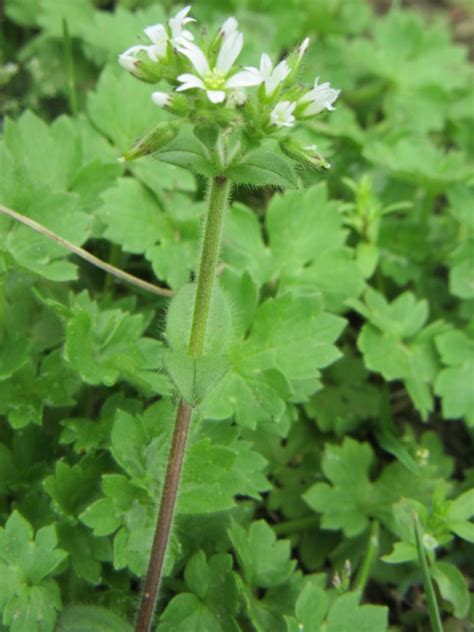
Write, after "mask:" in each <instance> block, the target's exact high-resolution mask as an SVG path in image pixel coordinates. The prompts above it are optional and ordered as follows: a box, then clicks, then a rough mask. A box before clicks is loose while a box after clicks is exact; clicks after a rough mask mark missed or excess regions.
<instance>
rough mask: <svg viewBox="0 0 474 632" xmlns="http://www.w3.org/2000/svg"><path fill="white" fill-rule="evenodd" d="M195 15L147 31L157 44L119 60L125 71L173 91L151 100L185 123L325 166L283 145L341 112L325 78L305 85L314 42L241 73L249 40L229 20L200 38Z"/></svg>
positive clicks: (309, 151)
mask: <svg viewBox="0 0 474 632" xmlns="http://www.w3.org/2000/svg"><path fill="white" fill-rule="evenodd" d="M190 11H191V7H190V6H187V7H185V8H184V9H182V10H181V11H179V12H178V13H177V14H176V15H175V16H174V17H173V18H171V19H170V20H168V22H167V23H166V24H155V25H153V26H149V27H148V28H146V29H145V34H146V36H147V38H148V39H149V40H150V44H149V45H144V44H140V45H136V46H132V47H131V48H129V49H128V50H126V51H125V52H124V53H122V54H121V55H120V56H119V62H120V64H121V65H122V66H123V67H124V68H125V69H126V70H128V71H129V72H130V73H131V74H133V75H135V76H136V77H138V78H139V79H142V80H144V81H147V82H150V83H158V82H162V83H163V84H166V83H167V84H168V86H169V88H168V90H166V88H164V87H161V86H160V90H159V91H155V92H153V94H152V96H151V98H152V100H153V102H154V103H155V104H156V105H157V106H158V107H160V108H163V109H165V110H166V111H168V112H170V113H171V114H174V115H176V116H178V117H181V121H182V123H185V122H188V123H189V122H191V123H195V122H199V123H200V125H202V124H204V125H217V128H221V129H227V130H228V132H229V133H231V132H233V131H234V130H240V131H241V132H242V134H241V138H242V139H243V141H242V142H244V143H248V146H252V147H254V148H255V147H256V146H258V145H259V144H261V143H262V142H264V141H265V138H268V137H276V138H277V139H278V140H279V142H280V144H282V146H283V145H285V147H286V149H285V153H286V155H287V156H291V157H293V159H294V160H298V161H299V162H303V163H305V164H309V165H319V166H321V165H322V164H323V162H324V159H323V158H322V157H321V156H320V155H319V154H318V153H317V152H316V151H315V150H313V148H312V147H310V148H305V146H303V145H298V147H297V148H295V147H296V146H293V147H292V148H290V145H291V143H290V145H288V142H289V141H288V138H282V137H283V136H284V133H283V132H284V131H285V130H286V132H289V130H290V128H291V134H292V135H294V130H295V129H296V128H297V126H298V124H299V123H300V122H304V121H307V120H308V119H311V118H312V117H314V116H316V115H318V114H320V113H321V112H323V111H324V110H329V111H332V110H334V102H335V101H336V99H337V98H338V96H339V94H340V90H335V89H334V88H332V87H331V86H330V84H329V83H328V82H325V83H321V84H320V83H319V77H317V78H316V80H315V82H314V85H313V86H312V87H307V86H304V85H302V84H301V82H300V80H299V72H300V68H301V65H302V62H303V58H304V57H305V54H306V52H307V50H308V47H309V38H306V39H305V40H303V42H302V43H301V44H300V45H299V46H297V47H296V48H295V49H294V50H293V51H292V52H290V54H289V55H288V56H287V57H286V58H285V59H282V60H280V61H279V62H278V63H276V64H275V65H274V64H273V62H272V59H271V58H270V56H269V55H268V54H267V53H265V52H263V53H262V54H261V56H260V61H259V65H258V67H257V66H245V67H243V68H242V67H239V66H238V65H236V64H237V60H238V57H239V55H240V53H241V51H242V47H243V44H244V37H243V34H242V33H241V32H240V31H239V28H238V27H239V25H238V22H237V20H236V18H235V17H229V18H227V19H226V20H225V21H224V23H223V24H222V25H221V27H220V28H219V29H218V31H217V32H216V33H215V34H213V35H212V34H211V35H210V36H208V35H207V33H206V32H205V31H202V34H201V35H199V36H198V35H197V31H195V33H194V34H193V33H192V32H191V31H190V30H189V28H188V27H189V25H190V24H192V23H193V22H194V21H195V20H194V19H193V18H192V17H190V16H189V13H190ZM191 28H192V27H191ZM252 88H255V89H254V90H252ZM246 139H248V141H247V140H246ZM147 146H148V145H147ZM236 155H239V154H238V152H237V153H236Z"/></svg>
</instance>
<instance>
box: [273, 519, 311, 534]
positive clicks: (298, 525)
mask: <svg viewBox="0 0 474 632" xmlns="http://www.w3.org/2000/svg"><path fill="white" fill-rule="evenodd" d="M318 524H319V517H318V516H305V517H304V518H295V520H286V521H285V522H279V523H278V524H274V525H273V527H272V528H273V531H274V532H275V534H276V535H287V534H288V533H295V532H298V531H303V530H304V529H310V528H311V527H316V526H317V525H318Z"/></svg>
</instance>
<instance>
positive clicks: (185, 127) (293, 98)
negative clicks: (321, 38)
mask: <svg viewBox="0 0 474 632" xmlns="http://www.w3.org/2000/svg"><path fill="white" fill-rule="evenodd" d="M190 10H191V7H190V6H188V7H185V8H184V9H182V10H181V11H179V13H177V15H176V16H175V17H174V18H171V19H170V20H169V21H168V23H167V24H166V25H163V24H155V25H153V26H150V27H148V28H146V29H145V34H146V36H147V37H148V39H149V40H150V43H149V44H148V45H138V46H132V47H131V48H129V49H128V50H126V51H125V52H124V53H122V54H121V55H120V56H119V62H120V64H121V65H122V66H123V67H124V68H125V69H126V70H127V71H129V72H130V73H132V75H134V76H135V77H136V78H137V79H140V80H142V81H146V82H148V83H153V84H155V83H159V82H166V84H167V85H168V86H169V89H168V91H156V92H153V93H152V94H151V99H152V101H153V102H154V103H155V104H156V105H157V106H158V107H161V108H164V109H165V110H167V111H168V112H170V114H172V115H174V118H173V120H172V121H171V122H170V123H160V124H159V125H158V126H156V127H155V128H153V129H151V130H150V131H149V132H148V133H147V134H146V135H145V136H144V137H143V138H142V139H140V140H139V141H138V143H137V144H136V145H135V147H133V148H132V149H131V150H130V151H129V152H127V153H126V154H124V156H123V160H133V159H135V158H139V157H141V156H144V155H147V154H151V153H153V154H157V155H158V157H160V155H162V154H164V155H165V157H166V159H167V160H168V162H171V163H172V164H175V165H177V166H182V167H186V168H188V169H190V170H191V171H194V172H195V173H197V174H199V175H202V176H204V177H206V178H207V192H208V193H207V210H206V211H205V214H204V218H203V231H202V240H201V245H200V252H199V264H198V267H197V270H196V271H195V280H194V282H193V283H190V284H187V285H184V286H183V287H182V288H181V289H180V290H179V292H178V294H177V295H176V296H175V297H174V298H173V299H172V301H171V304H170V306H169V308H168V314H167V320H166V338H167V342H168V350H167V353H166V356H165V366H166V369H167V371H168V375H169V377H170V378H171V380H172V382H173V384H174V385H175V387H176V391H177V393H178V397H179V402H178V406H177V412H176V421H175V427H174V431H173V438H172V443H171V449H170V453H169V457H168V465H167V469H166V476H165V480H164V486H163V492H162V496H161V500H160V510H159V515H158V521H157V525H156V532H155V536H154V540H153V546H152V551H151V556H150V563H149V566H148V573H147V577H146V580H145V586H144V590H143V596H142V601H141V604H140V608H139V611H138V617H137V624H136V630H137V632H140V631H146V632H148V630H149V629H150V627H151V624H152V620H153V613H154V610H155V603H156V599H157V596H158V592H159V587H160V581H161V576H162V573H163V565H164V561H165V556H166V550H167V546H168V540H169V537H170V532H171V528H172V520H173V514H174V510H175V505H176V501H177V497H178V494H179V482H180V476H181V469H182V465H183V461H184V459H185V453H186V442H187V436H188V433H189V428H190V424H191V423H192V416H193V411H195V410H196V409H197V410H198V409H199V405H200V403H201V402H202V401H203V399H205V398H206V397H207V396H208V395H209V394H210V392H211V391H212V389H214V388H215V387H216V385H217V384H218V383H219V382H220V381H221V380H222V378H223V377H224V375H225V374H226V373H227V371H228V367H229V347H230V342H231V340H232V305H231V302H230V300H229V298H228V296H227V295H226V293H225V292H223V291H222V289H221V287H220V285H219V279H218V277H217V274H216V273H217V267H218V263H219V253H220V250H221V240H222V225H223V222H224V216H225V211H226V207H227V204H228V200H229V196H230V195H231V194H232V187H233V186H234V185H235V184H239V183H247V184H252V185H253V186H254V187H258V186H265V185H268V184H276V185H280V186H285V185H290V186H291V184H292V183H293V182H295V180H296V177H295V171H296V169H297V168H298V167H299V166H300V165H302V166H306V167H313V168H327V166H328V165H327V163H326V162H325V161H324V159H323V158H322V157H321V156H320V155H319V154H318V152H317V149H316V147H315V146H314V145H313V146H305V145H303V144H302V143H301V142H300V140H299V139H298V136H297V135H296V130H297V126H298V122H299V121H304V120H307V119H311V118H313V117H315V116H317V115H318V114H319V113H321V112H322V111H323V110H330V111H331V110H333V109H334V107H333V103H334V102H335V101H336V99H337V97H338V96H339V93H340V91H339V90H334V89H333V88H331V86H330V84H329V83H321V84H320V83H319V77H317V78H316V79H315V81H314V85H313V86H312V87H307V86H305V85H304V84H302V83H301V82H300V80H299V71H300V68H301V65H302V63H303V61H304V56H305V53H306V51H307V49H308V46H309V44H310V42H309V39H305V40H304V41H303V42H302V44H301V45H300V46H299V47H298V48H296V49H295V50H294V51H293V52H292V53H291V54H290V55H289V56H288V57H287V58H285V59H283V60H281V61H279V62H278V63H273V62H272V60H271V58H270V56H269V55H268V54H267V53H265V52H262V54H261V57H260V62H259V66H258V67H255V66H245V67H244V68H243V69H241V68H240V67H239V66H238V65H237V62H238V58H239V55H240V53H241V52H242V48H243V46H244V36H243V34H242V33H241V32H240V31H239V25H238V22H237V20H236V19H235V17H229V18H227V19H226V20H225V22H224V23H223V24H222V26H221V27H220V29H219V30H218V31H217V32H216V33H213V34H207V33H206V32H204V33H201V34H199V32H198V33H196V35H195V34H194V33H193V32H192V31H191V30H189V29H191V28H193V27H194V24H193V23H194V22H195V20H194V19H193V18H191V17H190V16H189V14H190ZM194 31H198V29H197V28H194ZM196 145H198V149H197V150H196V151H195V150H194V147H193V146H196Z"/></svg>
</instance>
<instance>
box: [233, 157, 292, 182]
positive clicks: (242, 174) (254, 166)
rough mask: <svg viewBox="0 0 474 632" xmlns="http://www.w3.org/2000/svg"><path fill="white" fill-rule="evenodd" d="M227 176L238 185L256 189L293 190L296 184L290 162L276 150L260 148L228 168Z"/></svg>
mask: <svg viewBox="0 0 474 632" xmlns="http://www.w3.org/2000/svg"><path fill="white" fill-rule="evenodd" d="M227 175H228V177H229V178H230V179H231V180H233V181H234V182H236V183H238V184H250V185H253V186H258V187H264V186H275V187H281V188H283V189H287V188H290V189H294V188H296V186H297V182H298V181H297V178H296V174H295V171H294V169H293V166H292V164H291V161H290V160H288V158H286V157H285V156H284V154H283V153H282V152H281V151H280V150H279V149H277V148H272V149H271V150H269V149H264V148H260V149H256V150H254V151H252V152H250V153H248V154H246V155H245V156H244V157H243V158H242V159H241V161H240V162H239V163H238V164H237V165H233V166H231V167H229V169H228V170H227Z"/></svg>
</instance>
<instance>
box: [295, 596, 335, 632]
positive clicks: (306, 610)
mask: <svg viewBox="0 0 474 632" xmlns="http://www.w3.org/2000/svg"><path fill="white" fill-rule="evenodd" d="M328 606H329V596H328V594H327V592H325V591H324V590H323V589H322V588H320V587H319V586H312V585H311V584H307V585H306V586H305V587H304V589H303V591H302V592H301V594H300V596H299V597H298V600H297V602H296V607H295V614H296V618H297V619H298V621H299V623H300V624H301V625H302V626H303V629H304V630H305V632H306V631H307V632H319V630H320V626H321V624H322V622H323V620H324V616H325V614H326V612H327V610H328Z"/></svg>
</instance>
